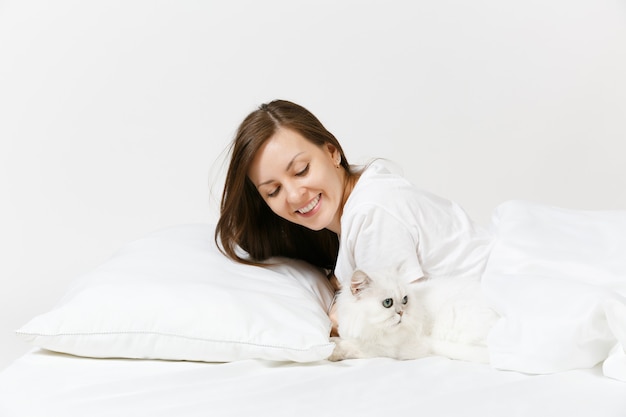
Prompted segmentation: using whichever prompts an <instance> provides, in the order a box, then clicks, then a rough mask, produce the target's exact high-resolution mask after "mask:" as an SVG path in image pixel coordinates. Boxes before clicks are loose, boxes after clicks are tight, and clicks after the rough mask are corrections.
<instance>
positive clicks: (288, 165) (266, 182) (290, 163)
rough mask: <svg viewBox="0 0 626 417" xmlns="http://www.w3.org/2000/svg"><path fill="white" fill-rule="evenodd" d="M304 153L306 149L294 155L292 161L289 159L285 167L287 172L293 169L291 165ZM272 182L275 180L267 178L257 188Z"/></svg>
mask: <svg viewBox="0 0 626 417" xmlns="http://www.w3.org/2000/svg"><path fill="white" fill-rule="evenodd" d="M303 153H304V151H302V152H298V153H297V154H295V155H294V156H293V158H291V161H289V163H288V164H287V167H286V168H285V172H287V171H289V169H291V166H292V165H293V163H294V162H295V161H296V158H298V157H299V156H300V155H302V154H303ZM271 182H274V180H267V181H263V182H262V183H260V184H259V185H257V186H256V188H259V187H262V186H264V185H265V184H269V183H271Z"/></svg>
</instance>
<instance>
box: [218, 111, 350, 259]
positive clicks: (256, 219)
mask: <svg viewBox="0 0 626 417" xmlns="http://www.w3.org/2000/svg"><path fill="white" fill-rule="evenodd" d="M280 127H285V128H289V129H292V130H294V131H296V132H298V133H300V134H301V135H302V136H303V137H304V138H305V139H307V140H309V141H311V142H312V143H314V144H316V145H318V146H320V147H321V146H324V145H325V144H328V143H330V144H331V145H333V146H334V147H335V148H336V149H337V150H338V151H339V153H340V155H341V166H342V167H343V168H344V169H345V170H346V172H347V176H348V177H350V176H351V175H352V174H351V173H350V165H349V164H348V161H347V159H346V157H345V155H344V152H343V150H342V148H341V145H340V144H339V142H338V141H337V139H336V138H335V136H333V134H332V133H330V132H329V131H328V130H326V128H325V127H324V126H323V125H322V123H321V122H320V121H319V120H318V119H317V118H316V117H315V116H314V115H313V114H312V113H311V112H309V111H308V110H307V109H305V108H304V107H302V106H300V105H298V104H295V103H292V102H289V101H285V100H275V101H272V102H270V103H267V104H262V105H261V106H260V107H259V108H258V109H257V110H255V111H253V112H252V113H250V114H249V115H248V116H247V117H246V118H245V119H244V121H243V122H242V123H241V125H240V126H239V129H238V130H237V134H236V136H235V139H234V140H233V142H232V143H231V145H230V156H231V158H230V165H229V167H228V171H227V174H226V181H225V184H224V191H223V194H222V201H221V205H220V219H219V221H218V222H217V228H216V229H215V241H216V243H218V247H219V248H220V250H221V251H222V252H223V253H224V254H225V255H226V256H228V257H229V258H231V259H233V260H235V261H237V262H241V263H246V264H258V263H259V262H260V261H263V260H266V259H268V258H270V257H272V256H284V257H288V258H296V259H301V260H304V261H307V262H309V263H311V264H313V265H316V266H318V267H322V268H326V269H330V270H332V269H334V267H335V263H336V261H337V251H338V249H339V241H338V237H337V235H336V234H335V233H333V232H331V231H330V230H327V229H322V230H319V231H314V230H310V229H307V228H306V227H304V226H300V225H297V224H295V223H291V222H289V221H287V220H285V219H283V218H282V217H280V216H278V215H276V214H275V213H274V212H273V211H272V210H271V209H270V208H269V206H268V205H267V204H266V203H265V201H264V200H263V199H262V197H261V195H260V194H259V192H258V190H257V189H256V187H255V186H254V184H252V181H250V179H249V178H248V169H249V167H250V164H251V163H252V160H253V159H254V157H255V156H256V153H257V151H258V150H259V148H261V146H262V145H263V144H264V143H265V142H266V141H267V140H268V139H269V138H270V137H272V136H273V135H274V133H276V131H277V130H278V128H280ZM220 243H221V245H220ZM237 247H240V248H241V249H243V250H244V251H246V252H247V253H248V255H249V258H248V257H247V256H245V254H242V253H241V252H240V251H239V250H238V248H237Z"/></svg>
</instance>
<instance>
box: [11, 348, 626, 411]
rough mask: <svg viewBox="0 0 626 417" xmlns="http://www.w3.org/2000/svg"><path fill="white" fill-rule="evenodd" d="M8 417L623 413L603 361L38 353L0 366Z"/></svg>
mask: <svg viewBox="0 0 626 417" xmlns="http://www.w3.org/2000/svg"><path fill="white" fill-rule="evenodd" d="M0 415H1V416H2V417H40V416H41V417H43V416H45V417H57V416H58V417H74V416H76V417H78V416H80V417H84V416H90V417H97V416H116V417H120V416H133V417H138V416H151V417H156V416H177V417H187V416H203V417H204V416H251V415H256V416H264V415H272V416H294V415H295V416H300V417H302V416H321V415H330V416H333V415H337V416H339V415H341V416H346V415H358V416H362V417H368V416H376V417H380V416H381V415H422V416H429V417H437V416H483V417H488V416H494V417H496V416H497V417H502V416H533V417H537V416H550V417H553V416H564V415H567V416H568V417H576V416H581V417H583V416H584V417H588V416H591V415H593V416H600V417H613V416H614V417H623V416H625V415H626V385H624V383H622V382H619V381H615V380H611V379H609V378H606V377H604V376H602V372H601V370H600V369H599V368H597V367H596V368H593V369H588V370H575V371H569V372H563V373H557V374H551V375H532V376H531V375H525V374H521V373H517V372H509V371H498V370H494V369H492V368H490V367H489V366H486V365H480V364H474V363H466V362H460V361H451V360H448V359H444V358H439V357H432V358H425V359H421V360H415V361H395V360H392V359H387V358H376V359H367V360H350V361H344V362H340V363H331V362H327V361H321V362H315V363H309V364H298V363H287V362H278V363H277V362H268V361H260V360H247V361H239V362H232V363H223V364H217V363H199V362H167V361H153V360H125V359H88V358H80V357H74V356H69V355H63V354H57V353H51V352H47V351H43V350H41V351H39V350H37V351H33V352H31V353H29V354H27V355H25V356H23V357H22V358H20V359H18V360H17V361H15V362H14V363H13V364H12V365H11V366H9V367H8V368H7V369H5V370H4V371H3V372H2V373H0Z"/></svg>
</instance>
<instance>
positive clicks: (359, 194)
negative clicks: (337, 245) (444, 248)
mask: <svg viewBox="0 0 626 417" xmlns="http://www.w3.org/2000/svg"><path fill="white" fill-rule="evenodd" d="M453 205H454V203H453V202H451V201H449V200H447V199H445V198H443V197H439V196H437V195H435V194H433V193H431V192H429V191H426V190H424V189H422V188H419V187H418V186H416V185H415V184H414V183H412V182H411V181H409V180H408V179H407V178H406V177H405V176H404V175H402V170H401V169H400V168H399V166H398V165H396V164H394V163H393V162H390V161H387V160H374V161H373V162H371V163H369V164H367V165H365V166H364V167H363V170H362V173H361V176H360V178H359V180H358V181H357V183H356V185H355V187H354V189H353V190H352V193H351V194H350V197H349V198H348V201H347V202H346V205H345V206H344V214H345V213H352V214H356V213H373V212H375V211H379V210H382V211H386V212H390V213H400V214H402V215H404V216H410V217H415V216H416V215H418V214H420V213H421V214H423V213H426V212H433V211H434V212H437V211H442V210H444V211H448V210H450V209H451V206H453Z"/></svg>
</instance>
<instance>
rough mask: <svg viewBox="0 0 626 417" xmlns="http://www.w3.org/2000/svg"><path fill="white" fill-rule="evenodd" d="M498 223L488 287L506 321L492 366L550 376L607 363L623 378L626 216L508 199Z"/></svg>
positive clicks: (495, 339) (493, 337)
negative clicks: (550, 374) (548, 374)
mask: <svg viewBox="0 0 626 417" xmlns="http://www.w3.org/2000/svg"><path fill="white" fill-rule="evenodd" d="M493 223H494V232H495V235H496V242H495V244H494V248H493V251H492V253H491V256H490V259H489V262H488V263H487V267H486V271H485V274H484V278H483V288H484V290H485V293H486V296H487V299H488V301H489V302H490V304H491V305H492V306H493V307H494V308H495V309H496V310H497V311H498V312H499V313H500V314H501V315H502V318H501V319H500V320H499V321H498V322H497V324H496V325H495V327H494V328H493V330H492V332H491V334H490V336H489V349H490V355H491V363H492V365H493V366H494V367H496V368H499V369H506V370H516V371H521V372H527V373H535V374H546V373H554V372H560V371H566V370H570V369H577V368H591V367H593V366H595V365H596V364H598V363H600V362H604V364H603V371H604V374H605V375H606V376H609V377H611V378H615V379H619V380H622V381H626V354H625V353H624V348H625V347H626V211H577V210H565V209H559V208H555V207H548V206H544V205H538V204H533V203H529V202H521V201H511V202H507V203H504V204H503V205H501V206H499V207H498V208H497V209H496V211H495V212H494V222H493Z"/></svg>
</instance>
